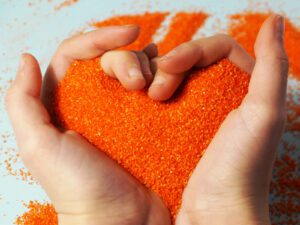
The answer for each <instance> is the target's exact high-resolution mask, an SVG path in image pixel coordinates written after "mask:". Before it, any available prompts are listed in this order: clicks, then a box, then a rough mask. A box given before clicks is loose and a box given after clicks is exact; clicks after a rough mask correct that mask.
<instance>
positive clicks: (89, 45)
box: [42, 25, 139, 109]
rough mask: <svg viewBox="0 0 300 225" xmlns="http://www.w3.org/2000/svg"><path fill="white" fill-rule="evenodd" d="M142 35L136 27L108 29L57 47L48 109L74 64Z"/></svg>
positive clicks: (46, 87)
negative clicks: (76, 61) (55, 92)
mask: <svg viewBox="0 0 300 225" xmlns="http://www.w3.org/2000/svg"><path fill="white" fill-rule="evenodd" d="M138 35H139V27H138V26H136V25H127V26H109V27H103V28H99V29H97V30H95V31H91V32H88V33H85V34H81V35H77V36H75V37H72V38H69V39H66V40H65V41H63V42H62V43H61V45H60V46H59V47H58V49H57V51H56V53H55V54H54V56H53V58H52V60H51V62H50V64H49V66H48V69H47V71H46V74H45V77H44V82H43V91H42V99H43V102H44V103H45V105H46V107H47V108H48V109H49V104H50V102H51V97H50V96H51V94H52V92H53V90H54V89H55V87H56V85H57V83H58V82H59V81H60V80H61V79H62V78H63V77H64V75H65V73H66V71H67V70H68V68H69V66H70V65H71V63H72V62H73V61H75V60H84V59H91V58H95V57H98V56H101V55H102V54H104V52H106V51H108V50H111V49H115V48H119V47H122V46H125V45H128V44H130V43H131V42H133V41H134V40H135V39H136V38H137V37H138Z"/></svg>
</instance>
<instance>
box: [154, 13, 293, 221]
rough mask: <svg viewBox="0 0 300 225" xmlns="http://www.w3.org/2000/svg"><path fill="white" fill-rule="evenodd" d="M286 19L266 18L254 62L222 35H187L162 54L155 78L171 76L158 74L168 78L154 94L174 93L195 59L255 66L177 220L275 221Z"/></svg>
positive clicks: (195, 176)
mask: <svg viewBox="0 0 300 225" xmlns="http://www.w3.org/2000/svg"><path fill="white" fill-rule="evenodd" d="M283 23H284V22H283V18H282V17H280V16H276V15H274V16H271V17H270V18H268V19H267V20H266V21H265V23H264V24H263V26H262V28H261V30H260V32H259V34H258V37H257V40H256V43H255V55H256V62H254V60H253V59H252V58H251V57H250V56H249V55H248V54H247V53H246V52H245V51H244V50H243V49H242V48H241V47H240V46H239V45H238V44H237V43H236V42H235V41H234V40H232V39H231V38H229V37H227V36H224V35H217V36H215V37H212V38H207V39H202V40H196V41H191V42H189V43H185V44H183V45H181V46H179V47H177V48H176V49H175V50H174V52H172V53H170V55H167V56H165V57H163V58H161V59H160V60H158V61H157V65H158V68H159V71H163V72H159V71H158V72H157V74H156V75H155V78H154V82H155V79H157V77H158V76H165V77H163V78H160V80H164V81H165V83H164V85H163V86H160V87H157V88H160V89H157V92H156V93H153V92H152V96H155V98H156V99H165V98H166V97H168V96H170V95H171V94H172V93H173V92H174V90H175V89H176V88H177V87H178V84H179V83H180V81H181V80H182V79H183V77H184V76H185V72H186V71H187V70H189V69H190V68H191V67H192V66H196V67H202V66H207V65H210V64H211V63H213V62H215V61H217V60H219V59H221V58H223V57H228V58H229V59H230V60H231V61H233V62H234V63H235V64H236V65H238V66H239V67H240V68H242V69H243V70H245V71H247V72H248V73H250V74H251V80H250V85H249V91H248V94H247V95H246V97H245V98H244V100H243V102H242V103H241V105H240V107H238V108H237V109H236V110H233V111H232V112H231V113H230V114H229V115H228V116H227V118H226V119H225V121H224V122H223V123H222V125H221V127H220V129H219V130H218V132H217V134H216V135H215V137H214V138H213V140H212V142H211V143H210V145H209V147H208V148H207V150H206V152H205V154H204V156H203V157H202V159H201V161H200V163H199V164H198V165H197V167H196V169H195V170H194V172H193V174H192V176H191V178H190V180H189V183H188V185H187V187H186V189H185V192H184V194H183V203H182V207H181V210H180V212H179V214H178V217H177V221H176V224H177V225H198V224H211V225H214V224H217V225H221V224H243V225H246V224H270V220H269V209H268V205H269V204H268V194H269V184H270V179H271V174H272V168H273V164H274V160H275V155H276V149H277V147H278V142H279V139H280V136H281V133H282V130H283V127H284V121H285V95H286V86H287V74H288V60H287V56H286V54H285V50H284V47H283V33H284V24H283ZM179 62H180V63H179ZM172 74H173V75H172ZM174 74H177V75H174ZM178 75H179V76H178ZM154 82H153V83H154ZM150 88H151V87H150ZM152 91H153V90H152ZM153 94H155V95H153Z"/></svg>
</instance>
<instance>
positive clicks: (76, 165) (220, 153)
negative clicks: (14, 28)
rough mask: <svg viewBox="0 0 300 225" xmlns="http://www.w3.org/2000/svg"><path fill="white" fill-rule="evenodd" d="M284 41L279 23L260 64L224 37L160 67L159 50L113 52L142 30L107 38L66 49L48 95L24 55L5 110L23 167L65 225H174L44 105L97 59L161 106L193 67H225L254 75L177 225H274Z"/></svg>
mask: <svg viewBox="0 0 300 225" xmlns="http://www.w3.org/2000/svg"><path fill="white" fill-rule="evenodd" d="M283 32H284V27H283V18H282V17H281V16H278V15H273V16H271V17H270V18H268V19H267V20H266V21H265V23H264V24H263V26H262V28H261V30H260V32H259V34H258V37H257V40H256V43H255V55H256V61H254V60H253V59H252V58H251V57H250V56H249V55H248V54H247V53H246V52H245V51H244V50H243V49H242V48H241V47H240V46H239V45H238V44H237V43H235V42H234V40H232V39H231V38H229V37H228V36H225V35H216V36H213V37H210V38H206V39H200V40H195V41H190V42H187V43H184V44H182V45H180V46H178V47H177V48H176V49H174V50H173V51H171V52H170V53H168V54H167V55H165V56H162V57H156V55H157V51H156V49H155V46H154V45H150V46H147V47H146V49H144V50H143V51H140V52H130V51H120V50H113V49H115V48H117V47H120V46H123V45H126V44H128V43H130V42H132V41H134V40H135V38H136V37H137V35H138V28H137V27H135V26H127V27H123V28H120V27H108V28H101V29H99V30H97V31H94V32H90V33H87V34H84V35H80V36H77V37H74V38H71V39H68V40H66V41H64V42H63V44H62V45H61V46H60V47H59V48H58V50H57V52H56V54H55V55H54V57H53V59H52V61H51V63H50V66H49V68H48V70H47V72H46V75H45V79H44V82H43V91H41V86H42V78H41V72H40V69H39V65H38V63H37V61H36V60H35V59H34V57H33V56H31V55H28V54H25V55H23V56H22V59H21V63H20V68H19V70H18V72H17V77H16V79H15V81H14V83H13V84H12V86H11V88H10V90H9V91H8V94H7V98H6V100H7V101H6V103H7V109H8V112H9V115H10V118H11V121H12V124H13V127H14V130H15V134H16V138H17V142H18V145H19V147H20V155H21V157H22V159H23V161H24V164H25V165H26V166H27V167H28V169H29V170H30V172H31V173H32V175H33V176H34V177H35V179H37V181H38V182H39V183H40V184H41V185H42V187H43V188H44V189H45V191H46V192H47V194H48V195H49V197H50V198H51V200H52V202H53V204H54V206H55V208H56V210H57V212H58V217H59V224H60V225H68V224H73V225H76V224H86V225H89V224H92V225H96V224H131V225H134V224H149V225H150V224H151V225H152V224H155V225H156V224H164V225H168V224H170V219H169V214H168V211H167V209H166V208H165V206H164V205H163V203H162V202H161V200H160V199H159V198H158V197H157V196H156V195H155V194H154V193H152V192H151V191H149V190H147V189H145V188H144V187H143V186H142V185H141V184H139V183H138V182H137V181H136V180H135V179H134V178H133V177H131V176H130V175H128V174H127V173H126V172H125V171H124V170H123V169H122V168H120V167H119V166H118V165H117V164H116V163H115V162H113V161H112V160H110V159H109V158H107V157H106V156H105V155H104V154H103V153H101V152H100V151H98V150H97V149H95V148H94V147H93V146H92V145H90V144H89V143H88V142H87V141H86V140H84V139H83V138H82V137H80V135H78V134H76V133H75V132H73V131H59V130H58V129H57V128H55V127H54V126H53V125H52V124H51V119H50V117H49V114H48V113H47V110H46V109H47V106H48V105H49V104H48V101H49V98H47V96H49V94H51V91H53V88H55V85H56V84H57V82H59V80H61V79H62V78H63V75H64V74H65V72H66V70H67V68H68V66H69V65H70V63H71V62H72V61H73V60H75V59H88V58H93V57H96V56H100V55H102V58H101V65H102V67H103V69H104V70H105V72H106V73H107V74H108V75H109V76H112V77H115V78H116V79H118V80H119V81H120V82H121V84H122V85H123V86H124V87H126V88H128V89H131V90H138V89H142V88H145V87H146V88H148V95H149V97H150V98H153V99H155V100H160V101H161V100H166V99H168V98H169V97H170V96H172V94H173V93H174V91H175V90H176V88H177V87H178V85H179V84H180V83H181V81H182V80H183V79H184V77H185V76H187V75H188V74H189V70H190V69H191V68H192V67H204V66H207V65H210V64H212V63H214V62H216V61H218V60H219V59H221V58H224V57H228V58H229V59H230V60H231V61H233V62H234V63H235V64H236V65H238V66H239V67H240V68H242V69H243V70H245V71H247V72H249V73H251V80H250V86H249V92H248V94H247V95H246V97H245V98H244V100H243V102H242V104H241V105H240V107H238V108H237V109H236V110H234V111H232V112H231V113H230V114H229V115H228V116H227V118H226V119H225V121H224V122H223V124H222V125H221V127H220V129H219V131H218V132H217V134H216V136H215V137H214V139H213V141H212V142H211V144H210V145H209V147H208V148H207V150H206V152H205V154H204V156H203V157H202V159H201V162H200V163H199V164H198V165H197V167H196V168H195V170H194V172H193V174H192V176H191V178H190V181H189V183H188V185H187V187H186V189H185V191H184V194H183V203H182V207H181V209H180V211H179V214H178V216H177V219H176V225H200V224H208V223H209V224H218V225H219V224H246V225H247V224H270V221H269V211H268V192H269V184H270V179H271V173H272V168H273V164H274V159H275V156H276V149H277V147H278V142H279V139H280V136H281V133H282V130H283V126H284V121H285V95H286V83H287V72H288V61H287V56H286V54H285V50H284V47H283ZM108 37H110V38H108ZM108 50H110V51H108ZM116 62H118V63H116ZM132 68H134V70H132ZM129 71H131V74H132V71H135V72H134V73H135V75H134V76H130V72H129ZM41 92H43V94H42V93H41ZM41 95H42V98H41ZM41 99H42V100H41ZM41 162H42V163H41Z"/></svg>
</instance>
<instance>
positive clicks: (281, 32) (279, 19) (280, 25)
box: [276, 15, 284, 41]
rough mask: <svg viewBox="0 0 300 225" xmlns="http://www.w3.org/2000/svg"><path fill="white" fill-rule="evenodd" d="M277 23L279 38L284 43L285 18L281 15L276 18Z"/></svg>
mask: <svg viewBox="0 0 300 225" xmlns="http://www.w3.org/2000/svg"><path fill="white" fill-rule="evenodd" d="M276 23H277V37H278V39H279V40H280V41H283V38H284V18H283V16H281V15H277V16H276Z"/></svg>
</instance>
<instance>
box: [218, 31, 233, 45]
mask: <svg viewBox="0 0 300 225" xmlns="http://www.w3.org/2000/svg"><path fill="white" fill-rule="evenodd" d="M215 37H217V38H220V39H225V40H227V41H229V42H231V43H234V42H235V40H234V39H233V38H232V37H231V36H229V35H228V34H224V33H219V34H216V35H215Z"/></svg>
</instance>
